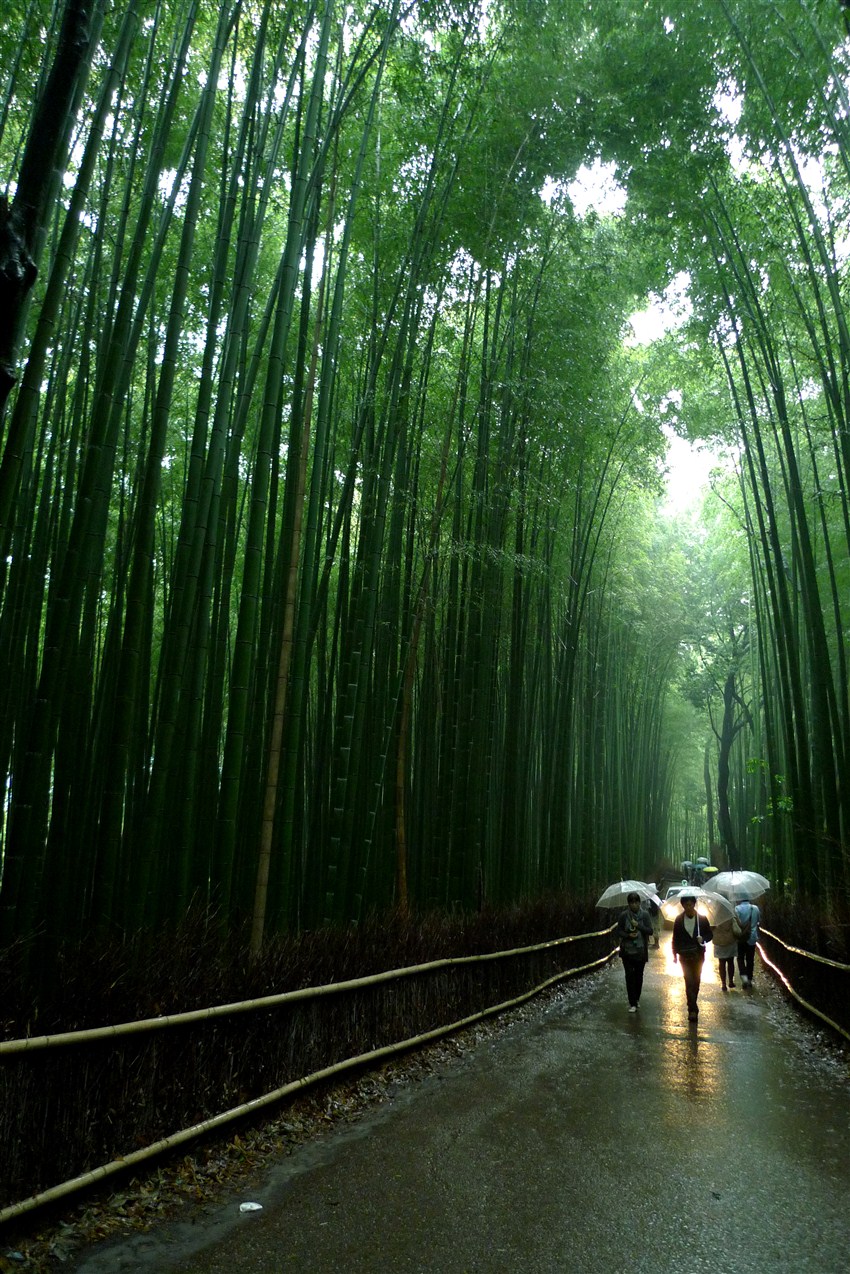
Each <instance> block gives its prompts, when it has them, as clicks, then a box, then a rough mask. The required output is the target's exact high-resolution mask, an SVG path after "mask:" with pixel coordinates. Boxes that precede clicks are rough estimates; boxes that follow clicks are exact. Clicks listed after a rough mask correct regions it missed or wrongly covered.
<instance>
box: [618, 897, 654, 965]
mask: <svg viewBox="0 0 850 1274" xmlns="http://www.w3.org/2000/svg"><path fill="white" fill-rule="evenodd" d="M617 937H618V938H619V939H620V955H621V956H622V957H623V959H624V960H643V961H646V960H648V959H649V955H648V952H647V941H646V940H647V938H651V937H652V921H651V920H650V918H649V916H648V915H647V914H646V912H645V911H644V910H643V909H641V910H640V911H637V912H634V911H631V910H630V909H629V908H628V907H627V908H626V910H625V911H623V912H621V914H620V918H619V920H618V921H617Z"/></svg>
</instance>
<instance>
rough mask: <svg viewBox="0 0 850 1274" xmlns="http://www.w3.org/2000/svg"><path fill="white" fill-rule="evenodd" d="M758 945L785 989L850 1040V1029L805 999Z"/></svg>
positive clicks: (807, 1009) (769, 966) (798, 1001)
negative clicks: (847, 1029)
mask: <svg viewBox="0 0 850 1274" xmlns="http://www.w3.org/2000/svg"><path fill="white" fill-rule="evenodd" d="M771 937H773V934H771ZM779 941H781V939H779ZM757 945H758V949H759V955H760V956H761V958H762V960H763V961H764V963H765V964H766V965H767V967H768V968H769V969H770V971H771V973H773V974H774V975H775V976H776V977H777V978H779V981H780V982H781V983H782V985H783V986H784V987H785V990H786V991H787V992H788V994H789V995H792V996H793V997H794V999H795V1000H796V1001H797V1003H798V1004H802V1006H803V1008H804V1009H805V1010H806V1011H807V1012H808V1013H813V1014H814V1015H815V1017H819V1018H820V1020H821V1021H822V1022H825V1023H826V1025H827V1026H828V1027H829V1028H830V1029H831V1030H833V1031H837V1032H838V1034H839V1035H842V1036H843V1037H844V1039H845V1040H850V1031H845V1029H844V1027H843V1026H839V1025H838V1023H837V1022H833V1020H832V1018H831V1017H827V1015H826V1014H825V1013H822V1012H821V1010H820V1009H816V1008H815V1006H814V1004H810V1003H809V1001H808V1000H804V999H803V997H802V995H800V994H799V992H797V991H795V990H794V988H793V987H792V985H791V983H790V982H789V981H788V979H787V978H786V976H785V974H784V973H783V972H782V970H781V969H780V968H779V966H778V965H776V964H774V963H773V961H772V960H769V959H768V958H767V956H766V955H765V954H764V948H763V947H762V945H761V943H760V942H759V943H758V944H757ZM782 945H783V946H785V943H784V942H783V943H782ZM793 949H794V948H793V947H789V950H793ZM802 954H803V955H809V954H811V953H810V952H808V951H804V952H803V953H802ZM832 963H833V962H832V961H831V960H827V964H832ZM838 967H839V968H846V967H847V966H846V965H839V966H838Z"/></svg>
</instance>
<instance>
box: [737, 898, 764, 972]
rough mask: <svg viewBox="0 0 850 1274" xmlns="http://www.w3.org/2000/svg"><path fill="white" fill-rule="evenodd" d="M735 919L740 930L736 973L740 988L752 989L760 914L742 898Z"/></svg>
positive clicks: (747, 900)
mask: <svg viewBox="0 0 850 1274" xmlns="http://www.w3.org/2000/svg"><path fill="white" fill-rule="evenodd" d="M735 919H736V920H737V922H738V926H739V928H740V930H741V933H740V936H739V937H738V939H737V942H738V972H739V973H740V975H741V986H742V987H747V988H748V989H749V988H752V985H753V966H754V964H755V959H756V943H757V942H758V940H759V920H760V919H761V913H760V912H759V909H758V907H757V906H756V905H755V903H754V902H750V900H749V898H742V899H741V901H740V902H739V903H738V904H737V905H736V907H735Z"/></svg>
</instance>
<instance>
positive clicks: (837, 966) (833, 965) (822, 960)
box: [759, 925, 850, 973]
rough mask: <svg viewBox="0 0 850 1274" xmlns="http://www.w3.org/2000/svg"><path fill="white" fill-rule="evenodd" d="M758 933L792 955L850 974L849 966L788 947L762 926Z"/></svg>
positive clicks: (798, 948) (812, 952)
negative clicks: (791, 952)
mask: <svg viewBox="0 0 850 1274" xmlns="http://www.w3.org/2000/svg"><path fill="white" fill-rule="evenodd" d="M759 933H763V934H765V936H766V937H768V938H772V939H773V941H774V942H778V943H779V945H780V947H784V948H785V950H786V951H793V953H794V955H800V956H805V957H806V959H807V960H817V961H818V963H819V964H828V965H829V966H830V968H832V969H842V970H843V971H844V972H845V973H850V964H840V963H839V962H838V960H830V959H828V957H827V956H822V955H815V953H814V951H805V950H804V949H803V948H802V947H792V946H789V944H788V943H787V942H783V941H782V939H781V938H780V937H779V936H778V935H777V934H775V933H771V932H770V930H769V929H765V927H764V925H759Z"/></svg>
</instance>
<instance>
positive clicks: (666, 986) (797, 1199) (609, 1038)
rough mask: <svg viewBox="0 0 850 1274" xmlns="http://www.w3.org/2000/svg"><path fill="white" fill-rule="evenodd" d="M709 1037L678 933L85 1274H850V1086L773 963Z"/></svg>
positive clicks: (712, 1014) (720, 1013)
mask: <svg viewBox="0 0 850 1274" xmlns="http://www.w3.org/2000/svg"><path fill="white" fill-rule="evenodd" d="M715 967H716V966H715V965H714V963H712V962H707V965H706V975H705V978H704V980H703V989H702V993H701V996H700V1007H701V1014H700V1019H699V1023H698V1024H697V1025H694V1024H691V1023H688V1022H687V1020H686V1015H685V1013H684V989H683V986H682V979H681V975H680V974H679V972H678V969H677V968H675V966H673V965H672V962H671V960H670V953H669V934H668V935H666V936H665V937H664V939H663V940H662V947H661V949H660V950H659V951H654V950H653V951H651V952H650V964H649V968H648V971H647V975H646V979H645V983H644V994H643V998H642V1001H641V1006H640V1010H639V1012H638V1013H636V1014H629V1013H628V1012H627V1009H626V1001H625V994H624V987H623V975H622V970H621V968H620V966H619V964H618V963H615V964H614V965H612V966H610V967H609V968H607V969H605V970H604V971H603V972H601V973H599V974H594V975H592V976H591V977H589V978H586V979H585V980H584V981H583V982H582V983H581V984H580V985H579V986H577V987H573V988H572V989H571V991H570V993H569V995H568V996H566V997H565V999H564V1001H563V1002H558V1003H555V1004H552V1005H550V1006H549V1007H548V1008H545V1009H541V1012H540V1013H539V1015H536V1016H534V1017H532V1018H531V1019H529V1020H528V1021H525V1022H518V1023H515V1024H514V1025H513V1026H511V1027H510V1028H509V1029H508V1030H506V1031H505V1032H504V1033H502V1034H500V1035H498V1036H494V1037H493V1038H492V1039H490V1040H489V1041H486V1042H484V1043H482V1044H481V1045H480V1046H479V1047H478V1048H477V1049H476V1050H475V1051H474V1052H473V1053H472V1054H470V1055H468V1056H467V1057H466V1058H464V1059H462V1060H461V1061H459V1062H457V1063H452V1064H447V1066H446V1067H445V1068H444V1069H443V1070H442V1072H440V1073H438V1074H435V1075H433V1076H432V1077H429V1078H428V1079H426V1080H424V1081H423V1082H421V1083H419V1084H414V1085H412V1086H411V1087H410V1088H409V1089H408V1088H405V1089H404V1090H403V1091H402V1092H400V1093H398V1094H397V1095H396V1096H395V1097H394V1098H393V1099H392V1101H390V1102H389V1103H387V1104H386V1105H385V1106H384V1107H382V1108H380V1109H379V1110H377V1111H375V1112H372V1113H369V1114H367V1115H365V1116H364V1117H363V1119H362V1120H361V1121H360V1122H359V1123H358V1124H357V1125H356V1126H355V1127H353V1128H346V1129H343V1130H339V1131H337V1132H333V1133H330V1134H329V1135H328V1136H327V1138H325V1139H323V1140H321V1141H320V1142H317V1143H314V1144H312V1145H309V1146H305V1147H303V1148H301V1149H300V1150H298V1151H296V1152H295V1153H294V1154H293V1155H292V1156H291V1157H289V1158H287V1159H286V1160H284V1161H283V1162H282V1163H280V1164H279V1165H278V1166H277V1167H275V1168H274V1169H272V1171H271V1172H270V1174H269V1175H268V1177H267V1178H265V1179H264V1181H263V1183H262V1185H260V1186H258V1187H257V1188H256V1189H255V1190H254V1191H253V1192H252V1193H251V1195H250V1198H251V1199H253V1200H256V1201H258V1202H260V1203H262V1205H263V1210H262V1211H261V1212H256V1213H253V1214H249V1215H241V1214H240V1213H239V1203H240V1201H241V1200H244V1199H245V1198H246V1197H248V1196H246V1195H245V1194H242V1195H241V1196H240V1197H239V1198H238V1199H235V1200H232V1201H230V1202H229V1203H227V1204H226V1205H221V1206H217V1207H215V1208H214V1209H210V1210H208V1211H207V1213H206V1214H204V1215H201V1216H200V1217H198V1218H197V1219H196V1220H195V1221H194V1222H193V1223H192V1224H184V1225H180V1226H169V1227H163V1228H162V1229H161V1230H158V1231H155V1232H154V1233H152V1234H149V1235H141V1236H137V1237H135V1238H134V1239H132V1240H130V1241H124V1242H122V1243H121V1244H120V1245H117V1246H116V1245H112V1246H109V1247H105V1248H101V1249H96V1250H94V1251H92V1252H89V1253H88V1254H87V1255H86V1256H85V1257H84V1258H83V1259H82V1261H81V1263H79V1264H78V1265H77V1266H76V1268H77V1270H78V1271H79V1274H126V1272H129V1271H139V1272H140V1274H141V1272H142V1271H156V1272H157V1274H167V1272H168V1271H183V1272H184V1274H282V1272H283V1271H288V1270H296V1271H299V1274H337V1272H339V1274H343V1272H345V1274H507V1272H511V1274H514V1272H515V1274H568V1272H569V1274H661V1272H662V1271H663V1272H664V1274H703V1272H704V1274H764V1272H765V1271H776V1272H779V1274H786V1271H787V1274H804V1272H809V1271H811V1272H812V1274H839V1271H840V1272H841V1274H845V1271H846V1270H847V1269H848V1268H850V1072H848V1068H847V1064H846V1062H842V1061H841V1059H840V1057H836V1056H835V1055H832V1054H831V1053H830V1052H829V1051H828V1050H827V1051H824V1050H823V1049H819V1048H817V1047H815V1046H814V1031H813V1029H812V1027H811V1026H809V1024H808V1023H806V1022H803V1021H801V1020H800V1019H799V1018H798V1017H797V1015H796V1013H795V1012H794V1010H793V1009H792V1008H790V1007H789V1005H788V1004H787V1003H786V1002H785V1000H784V998H783V997H782V996H781V994H780V993H779V992H778V991H777V990H776V988H775V987H774V986H772V985H768V975H767V974H766V973H765V972H764V971H763V970H762V969H761V968H760V967H759V963H758V961H757V963H756V986H755V990H754V991H753V992H752V993H748V992H743V991H741V990H740V989H736V990H735V991H732V992H730V993H728V994H726V995H722V993H721V991H720V987H719V984H718V982H717V980H716V974H715Z"/></svg>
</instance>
